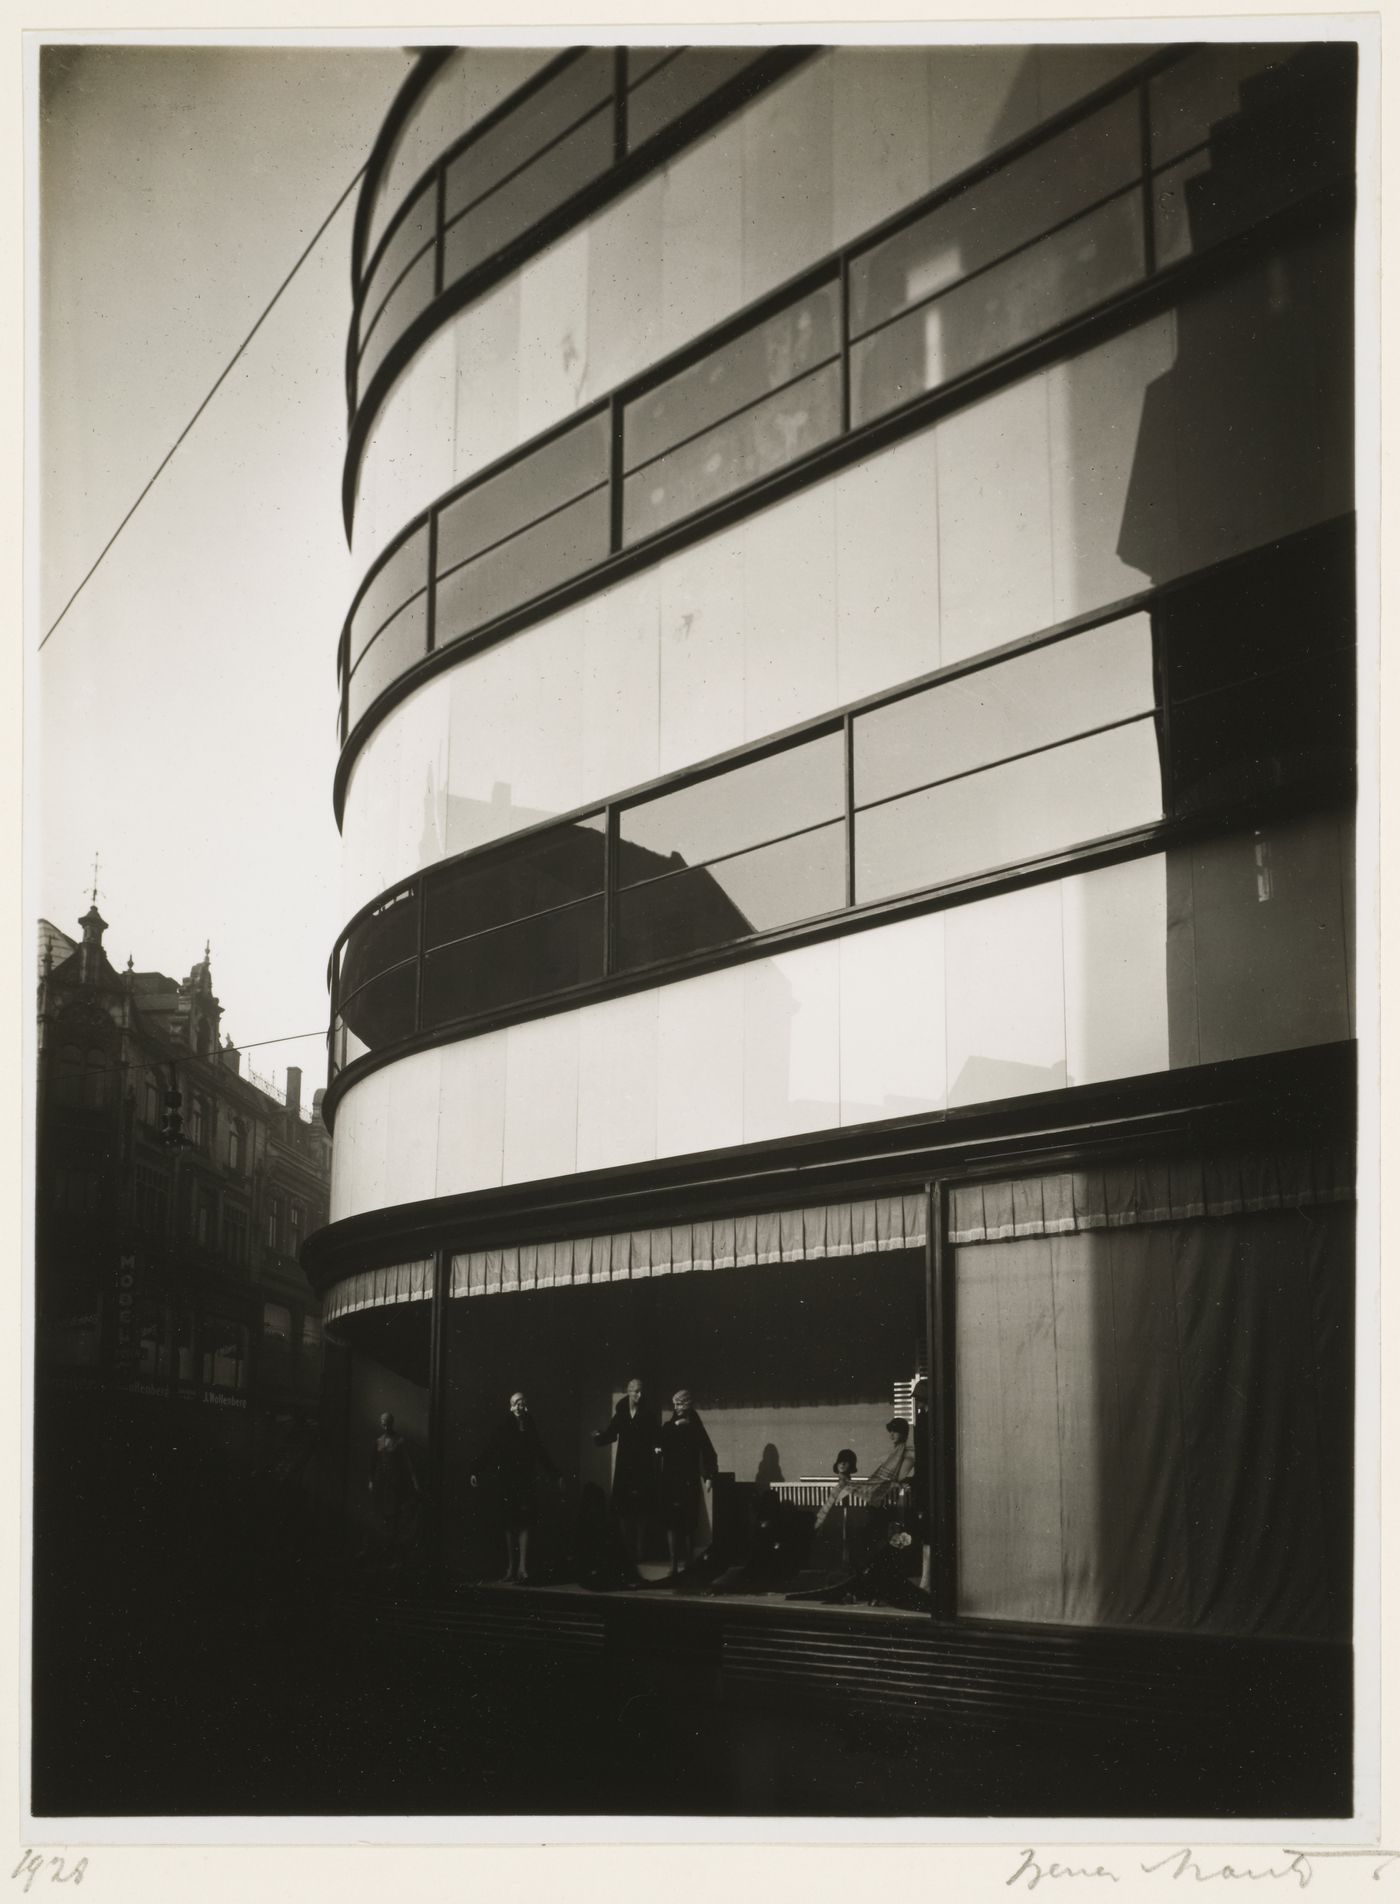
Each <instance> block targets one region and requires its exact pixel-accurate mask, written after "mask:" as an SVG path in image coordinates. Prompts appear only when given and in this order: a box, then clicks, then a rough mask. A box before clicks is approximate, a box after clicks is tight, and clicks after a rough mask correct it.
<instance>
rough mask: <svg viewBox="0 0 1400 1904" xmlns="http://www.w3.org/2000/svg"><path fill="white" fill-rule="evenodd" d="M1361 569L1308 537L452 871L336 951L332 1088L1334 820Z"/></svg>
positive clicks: (359, 927) (1341, 785)
mask: <svg viewBox="0 0 1400 1904" xmlns="http://www.w3.org/2000/svg"><path fill="white" fill-rule="evenodd" d="M1353 561H1354V558H1353V555H1352V549H1351V537H1350V532H1349V525H1331V526H1329V527H1328V528H1326V529H1323V530H1318V531H1311V532H1307V533H1305V534H1302V535H1299V536H1297V537H1295V538H1293V539H1292V541H1290V542H1288V543H1285V544H1282V545H1275V546H1274V547H1271V548H1268V549H1265V550H1263V551H1261V552H1259V553H1258V554H1256V555H1254V556H1252V557H1250V558H1247V559H1245V560H1242V561H1239V562H1236V563H1234V564H1232V565H1230V566H1229V567H1227V568H1226V569H1224V570H1222V571H1219V572H1217V573H1215V574H1209V573H1208V574H1206V575H1205V576H1203V577H1201V578H1200V579H1199V580H1196V581H1194V582H1191V583H1187V584H1184V585H1180V586H1175V587H1173V586H1168V587H1167V588H1164V589H1162V590H1160V591H1159V592H1158V593H1157V594H1156V595H1155V596H1154V597H1152V598H1150V599H1149V600H1148V601H1147V603H1146V604H1145V606H1144V607H1143V608H1141V609H1140V610H1137V611H1135V612H1132V613H1129V614H1120V615H1118V616H1115V617H1111V618H1110V619H1107V620H1104V621H1100V622H1097V623H1091V624H1090V625H1089V626H1087V627H1085V628H1083V629H1081V630H1079V631H1078V632H1073V633H1068V634H1055V635H1049V636H1045V637H1041V638H1039V639H1038V640H1035V641H1032V642H1028V643H1026V644H1025V645H1024V646H1023V648H1022V649H1021V650H1020V651H1019V652H1016V653H1013V654H1010V655H1003V656H1002V657H1001V658H1000V659H989V660H982V661H977V662H972V663H969V664H967V665H966V666H964V667H963V668H962V669H961V670H959V671H949V672H948V673H946V674H945V675H943V676H942V677H941V678H935V679H933V680H930V681H928V682H927V683H926V684H925V685H923V686H922V687H919V688H916V689H914V690H908V689H901V690H899V691H897V692H896V693H893V694H891V695H888V696H887V697H886V698H885V699H884V701H882V702H879V703H876V704H874V705H872V706H868V707H862V708H859V709H857V710H855V711H853V712H852V713H850V714H848V715H846V716H837V717H833V718H828V719H827V720H825V721H822V722H819V723H817V724H816V725H815V726H814V727H813V728H812V729H810V730H809V731H808V732H807V733H805V734H801V735H799V736H797V737H796V738H794V739H791V740H787V741H785V742H783V743H782V744H781V745H777V746H774V745H771V744H770V745H768V746H767V747H764V748H760V749H757V750H754V751H752V752H750V753H749V754H748V755H747V757H745V758H742V759H738V760H733V761H729V762H726V763H724V764H723V765H721V766H719V767H715V768H711V769H709V770H708V771H705V772H699V773H691V774H685V775H680V776H676V777H674V778H673V779H672V780H671V781H670V782H668V783H665V784H663V785H660V786H658V787H656V788H654V789H653V790H651V791H650V792H647V793H642V794H638V795H634V796H632V797H630V798H628V799H626V800H622V801H617V802H615V803H613V804H612V805H611V806H609V807H606V808H603V809H600V810H596V811H594V812H591V813H585V814H583V815H580V816H578V817H576V818H574V819H571V820H566V821H561V822H558V823H555V824H551V825H549V826H542V827H539V828H537V829H536V830H534V831H533V832H529V833H522V834H520V835H518V836H517V837H515V838H514V839H511V840H508V841H505V842H501V843H497V844H493V845H491V846H489V847H483V848H478V849H477V850H475V851H473V852H470V853H467V854H464V855H462V856H461V857H460V858H458V859H456V860H449V861H445V862H443V863H442V864H440V865H438V866H435V867H433V868H431V869H430V870H428V871H427V872H425V873H423V874H421V875H419V876H418V877H417V878H416V879H414V880H412V881H410V882H407V883H406V884H405V885H404V886H403V887H401V888H397V889H396V890H395V891H394V892H393V893H391V894H389V895H388V896H387V897H386V898H385V899H383V900H381V901H380V902H378V903H377V904H376V906H375V907H374V908H372V909H371V910H370V911H369V912H367V913H365V914H364V915H363V916H362V917H360V918H358V919H357V920H356V921H355V922H354V924H353V925H352V926H351V927H350V928H349V930H348V931H347V933H346V934H345V936H344V938H343V940H342V943H341V947H340V952H339V958H338V961H337V965H336V968H335V999H336V1003H335V1011H336V1019H335V1034H334V1039H333V1050H334V1053H335V1064H336V1066H337V1068H338V1067H340V1066H342V1065H343V1064H345V1063H346V1062H348V1061H349V1060H350V1059H351V1058H353V1057H356V1056H358V1055H360V1054H361V1053H362V1052H365V1051H368V1050H374V1049H377V1048H379V1047H380V1046H382V1045H391V1044H395V1043H401V1042H402V1041H404V1040H405V1039H407V1038H410V1037H412V1036H414V1035H415V1034H416V1033H419V1032H423V1031H431V1030H435V1029H437V1028H439V1027H443V1026H447V1025H451V1024H469V1023H471V1022H472V1021H473V1020H477V1021H479V1020H482V1019H484V1018H487V1017H489V1016H490V1015H492V1014H499V1013H501V1012H504V1011H510V1010H513V1009H514V1008H516V1007H518V1006H520V1005H525V1004H529V1003H530V1002H532V1001H535V1000H542V999H546V998H552V997H556V996H557V995H559V994H560V993H564V992H568V991H570V990H572V989H575V988H578V987H581V986H587V985H590V984H592V983H595V982H597V981H599V980H602V979H606V978H608V977H610V976H618V975H621V974H623V973H631V972H639V971H643V970H645V969H647V968H649V967H657V966H661V965H663V964H665V963H667V962H668V961H679V960H685V959H689V958H692V957H694V956H695V955H698V954H701V953H704V952H710V951H713V950H714V949H715V948H717V947H722V946H731V945H732V946H734V947H736V948H738V947H742V946H743V945H745V944H746V943H748V942H751V941H752V940H753V939H754V938H755V937H756V936H757V935H760V934H768V933H773V932H775V931H778V930H780V929H782V928H784V927H789V926H796V925H799V924H802V923H804V922H811V921H814V920H817V919H821V918H824V917H827V916H829V915H832V914H839V913H841V912H842V911H843V910H844V909H846V908H847V907H850V906H857V907H860V906H866V905H873V904H878V903H881V902H883V901H885V900H890V899H895V898H898V897H901V896H910V895H914V894H927V893H936V892H938V891H940V890H941V889H945V888H947V889H950V897H953V896H954V891H955V889H956V888H958V887H959V886H960V885H962V884H963V883H965V882H967V881H970V880H974V879H980V878H981V876H983V875H998V876H1002V875H1016V876H1018V877H1022V878H1025V879H1030V878H1031V877H1034V876H1035V874H1036V872H1037V871H1039V872H1040V873H1041V874H1042V875H1043V874H1044V873H1045V872H1047V871H1048V870H1049V869H1050V867H1051V866H1052V865H1053V866H1054V867H1056V868H1058V867H1062V866H1063V865H1064V864H1065V863H1066V862H1067V861H1071V862H1072V861H1073V859H1074V857H1075V856H1076V855H1077V854H1081V853H1082V852H1084V851H1086V850H1088V849H1097V848H1102V846H1104V845H1105V844H1107V843H1109V842H1114V841H1117V842H1119V843H1120V844H1121V843H1122V842H1124V840H1125V839H1126V837H1127V836H1129V835H1133V836H1138V837H1141V836H1143V835H1149V836H1150V837H1153V838H1156V837H1157V836H1158V835H1157V829H1158V828H1159V827H1160V826H1161V825H1162V824H1163V823H1164V822H1166V821H1170V820H1187V819H1193V818H1194V817H1195V816H1197V815H1200V814H1202V813H1212V814H1219V815H1221V816H1223V817H1230V818H1231V819H1232V821H1233V819H1234V818H1235V817H1236V816H1237V815H1238V813H1239V811H1240V810H1241V809H1242V808H1243V809H1247V810H1250V811H1253V810H1255V809H1256V808H1258V807H1259V803H1261V802H1267V801H1268V800H1269V799H1270V797H1271V796H1273V795H1276V794H1279V793H1283V792H1286V793H1287V794H1288V796H1289V798H1290V800H1292V801H1294V802H1296V801H1297V799H1298V798H1299V797H1300V796H1305V797H1312V798H1316V799H1317V800H1319V801H1330V800H1334V799H1335V798H1336V797H1337V795H1338V793H1339V792H1342V791H1344V790H1345V789H1346V787H1347V786H1348V784H1349V780H1350V774H1351V766H1352V760H1353V757H1354V756H1353V751H1352V750H1353V746H1354V713H1353V703H1354V657H1353V643H1354V632H1353V630H1354V612H1355V611H1354V579H1353ZM969 896H971V895H969Z"/></svg>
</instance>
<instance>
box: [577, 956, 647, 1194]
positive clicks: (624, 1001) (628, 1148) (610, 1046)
mask: <svg viewBox="0 0 1400 1904" xmlns="http://www.w3.org/2000/svg"><path fill="white" fill-rule="evenodd" d="M657 1001H658V994H657V993H656V992H634V993H633V994H632V996H631V997H630V998H610V999H607V1000H605V1001H604V1002H603V1003H601V1004H598V1005H590V1006H589V1007H588V1008H587V1010H585V1011H581V1012H580V1013H579V1014H578V1168H579V1169H580V1170H606V1169H607V1168H608V1167H609V1165H612V1164H630V1163H637V1162H642V1161H645V1160H647V1159H649V1158H651V1157H654V1156H655V1155H656V1086H657Z"/></svg>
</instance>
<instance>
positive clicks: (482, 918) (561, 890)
mask: <svg viewBox="0 0 1400 1904" xmlns="http://www.w3.org/2000/svg"><path fill="white" fill-rule="evenodd" d="M605 838H606V828H605V826H604V821H603V816H602V815H601V814H599V815H597V817H596V818H593V819H588V820H580V821H578V822H577V823H576V824H574V825H571V826H560V827H551V828H550V830H549V831H548V832H546V833H532V834H531V835H530V836H529V837H528V838H526V839H523V840H517V841H514V842H512V844H511V845H509V846H508V847H506V848H504V849H502V850H501V851H498V852H494V853H483V854H482V855H481V856H480V857H479V858H473V859H467V860H463V861H461V862H460V863H459V864H458V865H456V866H453V867H449V868H446V869H444V870H442V871H440V872H437V873H434V874H433V875H432V876H431V877H430V878H429V880H428V890H427V896H426V901H425V904H426V912H425V916H424V942H425V944H427V945H429V946H435V945H442V944H443V943H444V942H445V941H447V940H449V939H460V938H464V937H466V935H467V934H468V933H473V932H484V931H485V930H486V929H487V927H489V926H498V925H504V924H505V923H506V921H507V920H510V919H522V918H524V917H525V916H526V915H527V914H529V913H532V912H543V911H545V910H546V908H548V907H550V906H562V905H565V904H566V903H567V902H568V901H569V900H571V899H581V898H583V897H585V896H586V895H587V894H589V893H596V892H601V891H602V889H603V849H604V844H605Z"/></svg>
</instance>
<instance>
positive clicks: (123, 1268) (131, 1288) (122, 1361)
mask: <svg viewBox="0 0 1400 1904" xmlns="http://www.w3.org/2000/svg"><path fill="white" fill-rule="evenodd" d="M116 1294H117V1347H116V1364H117V1372H118V1373H119V1374H123V1373H125V1372H126V1371H127V1370H128V1369H131V1368H134V1367H135V1366H136V1365H137V1364H138V1363H139V1362H140V1360H141V1344H140V1343H139V1342H138V1341H137V1338H136V1256H135V1253H134V1252H130V1251H124V1252H123V1253H122V1254H121V1255H119V1256H118V1257H117V1290H116Z"/></svg>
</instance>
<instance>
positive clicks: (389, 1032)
mask: <svg viewBox="0 0 1400 1904" xmlns="http://www.w3.org/2000/svg"><path fill="white" fill-rule="evenodd" d="M416 989H417V967H416V964H415V965H400V966H397V967H396V968H395V969H394V970H393V971H392V972H386V973H385V974H384V975H383V977H382V978H376V979H372V980H371V981H370V983H369V984H368V985H366V986H364V987H363V988H362V989H361V990H360V991H358V992H356V993H355V994H354V996H353V997H352V998H342V999H341V1001H340V1016H341V1019H342V1021H343V1023H344V1025H345V1028H346V1030H347V1031H348V1032H349V1033H350V1034H351V1041H350V1043H349V1044H347V1051H346V1057H345V1059H344V1060H343V1061H342V1062H345V1063H348V1062H349V1060H350V1059H351V1058H352V1057H358V1056H359V1055H360V1053H361V1052H362V1051H377V1050H378V1049H379V1047H380V1046H381V1045H387V1044H393V1043H394V1042H395V1041H396V1040H397V1039H399V1038H407V1037H409V1036H411V1035H412V1032H413V997H414V992H415V991H416ZM352 1044H353V1047H354V1048H351V1045H352Z"/></svg>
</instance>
